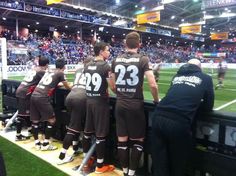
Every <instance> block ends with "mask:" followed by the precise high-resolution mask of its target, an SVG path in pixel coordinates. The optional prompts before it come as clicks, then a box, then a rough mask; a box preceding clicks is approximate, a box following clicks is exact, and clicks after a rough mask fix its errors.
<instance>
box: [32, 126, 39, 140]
mask: <svg viewBox="0 0 236 176" xmlns="http://www.w3.org/2000/svg"><path fill="white" fill-rule="evenodd" d="M32 133H33V136H34V140H38V139H39V137H38V135H39V124H38V123H32Z"/></svg>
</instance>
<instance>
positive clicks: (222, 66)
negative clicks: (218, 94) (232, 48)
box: [215, 61, 227, 89]
mask: <svg viewBox="0 0 236 176" xmlns="http://www.w3.org/2000/svg"><path fill="white" fill-rule="evenodd" d="M226 70H227V63H226V62H225V61H220V62H219V65H218V84H217V85H216V87H215V89H218V88H222V87H224V83H223V81H224V78H225V73H226Z"/></svg>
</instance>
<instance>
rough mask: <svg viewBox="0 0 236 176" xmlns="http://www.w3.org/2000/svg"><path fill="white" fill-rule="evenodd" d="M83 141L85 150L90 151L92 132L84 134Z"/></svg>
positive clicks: (85, 151)
mask: <svg viewBox="0 0 236 176" xmlns="http://www.w3.org/2000/svg"><path fill="white" fill-rule="evenodd" d="M82 143H83V152H84V153H88V151H89V149H90V146H91V135H90V134H86V135H84V137H83V141H82Z"/></svg>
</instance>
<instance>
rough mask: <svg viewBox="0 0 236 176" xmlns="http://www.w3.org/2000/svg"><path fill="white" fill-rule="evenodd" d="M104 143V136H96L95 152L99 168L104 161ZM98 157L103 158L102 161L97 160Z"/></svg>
mask: <svg viewBox="0 0 236 176" xmlns="http://www.w3.org/2000/svg"><path fill="white" fill-rule="evenodd" d="M105 145H106V139H105V137H97V139H96V154H97V167H99V168H101V167H102V166H103V163H104V155H105ZM99 159H100V160H103V162H98V160H99Z"/></svg>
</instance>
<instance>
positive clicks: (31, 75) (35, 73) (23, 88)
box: [16, 67, 45, 98]
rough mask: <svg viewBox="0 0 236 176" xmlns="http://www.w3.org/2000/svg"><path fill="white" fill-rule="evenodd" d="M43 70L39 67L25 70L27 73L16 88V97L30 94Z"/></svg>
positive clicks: (24, 96)
mask: <svg viewBox="0 0 236 176" xmlns="http://www.w3.org/2000/svg"><path fill="white" fill-rule="evenodd" d="M44 73H45V70H42V69H41V68H39V67H36V68H35V69H32V70H30V71H29V72H27V75H26V76H25V77H24V79H23V81H22V82H21V84H20V86H19V87H18V88H17V90H16V97H18V98H26V96H28V95H31V94H32V93H33V91H34V89H35V87H36V86H37V84H38V83H39V81H40V80H41V78H42V77H43V75H44Z"/></svg>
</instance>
